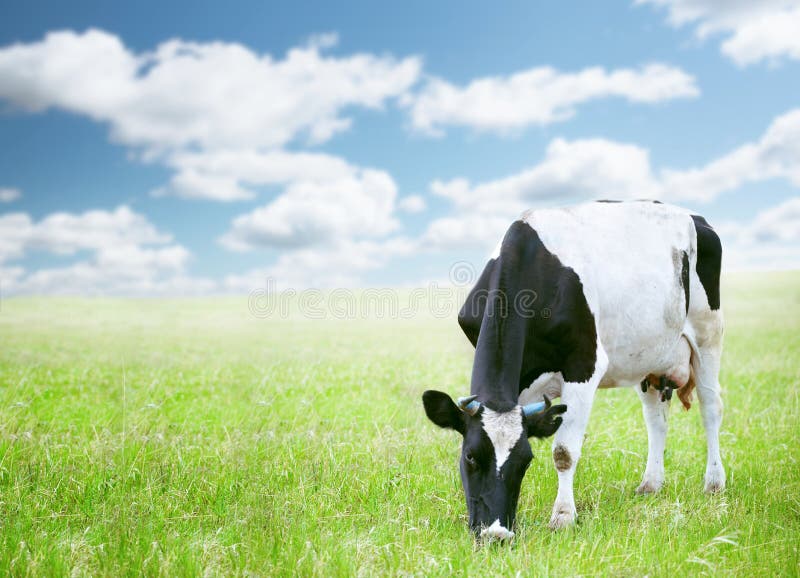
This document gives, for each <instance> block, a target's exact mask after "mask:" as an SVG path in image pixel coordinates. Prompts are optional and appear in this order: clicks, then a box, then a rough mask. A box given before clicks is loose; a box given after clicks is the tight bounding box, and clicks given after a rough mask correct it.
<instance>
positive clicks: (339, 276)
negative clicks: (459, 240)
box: [223, 237, 418, 293]
mask: <svg viewBox="0 0 800 578" xmlns="http://www.w3.org/2000/svg"><path fill="white" fill-rule="evenodd" d="M417 248H418V242H417V241H416V240H413V239H408V238H405V237H394V238H391V239H387V240H382V241H373V240H362V241H339V242H336V243H334V244H331V245H330V246H326V247H315V248H305V249H297V250H294V251H290V252H286V253H283V254H282V255H281V256H280V258H279V259H278V261H277V262H276V263H275V264H273V265H271V266H269V267H264V268H260V269H253V270H250V271H248V272H246V273H244V274H242V275H229V276H227V277H226V278H225V280H224V282H223V286H224V288H225V289H226V290H228V291H233V292H237V293H241V292H250V291H252V290H254V289H265V288H269V287H271V286H274V287H275V288H277V289H286V288H304V287H316V288H331V287H355V286H358V285H359V284H360V275H361V274H363V273H365V272H367V271H370V270H372V269H376V268H379V267H383V266H385V265H386V264H387V263H389V262H390V261H391V260H392V259H394V258H396V257H402V256H406V255H409V254H411V253H413V252H414V251H415V250H416V249H417ZM273 283H274V285H271V284H273Z"/></svg>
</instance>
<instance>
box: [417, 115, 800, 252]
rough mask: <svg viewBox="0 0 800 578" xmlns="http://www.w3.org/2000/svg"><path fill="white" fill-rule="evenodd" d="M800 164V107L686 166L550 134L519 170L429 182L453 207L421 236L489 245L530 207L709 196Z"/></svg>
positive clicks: (793, 176)
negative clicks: (540, 154) (535, 159)
mask: <svg viewBox="0 0 800 578" xmlns="http://www.w3.org/2000/svg"><path fill="white" fill-rule="evenodd" d="M799 167H800V109H796V110H792V111H789V112H788V113H786V114H784V115H781V116H779V117H777V118H776V119H775V120H774V121H773V122H772V123H771V124H770V126H769V127H768V128H767V130H766V131H765V132H764V134H763V135H762V136H761V138H760V139H758V140H757V141H755V142H752V143H747V144H745V145H742V146H740V147H738V148H736V149H734V150H733V151H731V152H729V153H728V154H726V155H723V156H722V157H720V158H718V159H715V160H713V161H711V162H709V163H708V164H706V165H704V166H702V167H699V168H693V169H686V170H674V169H661V170H659V171H656V170H654V169H653V167H652V165H651V162H650V157H649V153H648V151H647V150H646V149H643V148H641V147H639V146H636V145H632V144H624V143H617V142H614V141H609V140H605V139H587V140H575V141H567V140H564V139H555V140H553V141H552V142H551V143H550V144H549V146H548V147H547V150H546V152H545V156H544V159H543V160H542V161H541V162H540V163H538V164H536V165H534V166H532V167H529V168H526V169H524V170H522V171H520V172H518V173H516V174H513V175H510V176H507V177H503V178H500V179H496V180H491V181H487V182H483V183H477V184H472V183H470V182H469V181H468V180H466V179H462V178H457V179H452V180H450V181H434V182H433V183H431V191H432V192H433V194H435V195H438V196H442V197H445V198H447V199H449V200H450V201H451V202H452V203H453V206H454V207H455V209H456V213H455V214H454V215H451V216H448V217H444V218H440V219H436V220H434V221H433V222H432V223H430V225H429V226H428V230H427V232H426V233H425V236H424V238H425V241H426V243H427V244H428V246H430V247H433V248H441V249H449V248H454V247H463V246H480V247H482V248H484V249H486V250H489V249H491V247H492V246H493V245H494V243H496V242H497V239H498V238H499V237H500V235H502V232H503V230H504V226H505V225H504V224H503V223H505V224H507V223H508V221H509V219H513V218H516V217H517V216H518V215H519V214H520V213H521V212H522V211H523V210H525V209H527V208H530V207H538V206H546V205H553V204H559V205H561V204H567V203H570V202H577V201H583V200H588V199H597V198H612V199H632V198H654V199H662V200H666V201H675V202H686V201H688V202H694V203H697V202H701V203H702V202H709V201H712V200H714V199H715V198H717V197H718V196H719V195H721V194H723V193H725V192H729V191H733V190H736V189H738V188H740V187H741V186H742V185H744V184H746V183H752V182H760V181H766V180H769V179H775V178H781V179H786V180H788V181H789V182H790V183H792V184H793V185H794V186H797V187H800V168H799ZM765 218H766V217H765Z"/></svg>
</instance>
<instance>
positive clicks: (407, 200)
mask: <svg viewBox="0 0 800 578" xmlns="http://www.w3.org/2000/svg"><path fill="white" fill-rule="evenodd" d="M397 207H398V208H399V209H400V210H401V211H404V212H406V213H421V212H422V211H424V210H425V209H427V208H428V204H427V203H426V202H425V199H424V198H423V197H422V196H421V195H408V196H407V197H403V198H402V199H400V200H399V201H398V203H397Z"/></svg>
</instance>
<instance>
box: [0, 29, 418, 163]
mask: <svg viewBox="0 0 800 578" xmlns="http://www.w3.org/2000/svg"><path fill="white" fill-rule="evenodd" d="M334 42H335V36H330V35H328V36H324V37H321V39H320V37H318V38H317V39H316V40H314V41H312V43H310V44H309V45H307V46H304V47H299V48H293V49H291V50H290V51H289V52H288V53H287V54H286V56H285V58H283V59H274V58H273V57H272V56H270V55H269V54H258V53H255V52H253V51H251V50H250V49H248V48H246V47H244V46H242V45H240V44H234V43H225V42H209V43H195V42H185V41H182V40H169V41H167V42H164V43H162V44H160V45H159V46H157V47H156V49H155V50H153V51H152V52H145V53H138V54H137V53H134V52H132V51H131V50H129V49H128V48H127V47H125V46H124V45H123V44H122V42H121V41H120V39H119V38H118V37H117V36H115V35H113V34H110V33H108V32H104V31H101V30H88V31H87V32H85V33H83V34H78V33H75V32H72V31H62V32H51V33H49V34H47V35H46V36H45V38H44V39H43V40H41V41H39V42H34V43H28V44H15V45H12V46H8V47H5V48H2V49H0V98H4V99H6V100H8V101H10V102H11V103H12V104H14V105H16V106H19V107H21V108H24V109H27V110H30V111H40V110H45V109H47V108H51V107H56V108H61V109H64V110H68V111H70V112H74V113H78V114H84V115H87V116H89V117H91V118H92V119H94V120H96V121H101V122H106V123H108V124H109V125H110V126H111V130H112V135H113V137H114V139H115V140H117V141H119V142H122V143H125V144H127V145H131V146H136V147H144V148H145V149H148V150H150V151H153V150H155V151H159V150H169V149H181V148H185V147H187V146H199V147H201V148H204V149H218V148H226V147H236V148H242V147H243V148H275V147H282V146H284V145H286V144H288V143H290V142H292V141H294V140H295V139H297V138H298V137H302V138H305V139H307V140H310V141H312V142H323V141H325V140H328V139H329V138H330V137H331V136H332V135H333V134H334V133H336V132H338V131H341V130H345V129H347V128H348V127H349V125H350V119H349V118H348V117H346V116H343V111H344V110H345V109H347V108H348V107H353V106H360V107H366V108H372V109H377V108H381V107H382V106H383V105H384V103H385V102H386V100H387V99H390V98H393V97H397V96H400V95H402V94H404V93H405V92H406V91H407V90H408V89H409V87H410V86H411V85H412V84H414V83H415V82H416V80H417V78H418V76H419V70H420V61H419V60H418V59H417V58H405V59H403V60H397V59H395V58H392V57H390V56H382V57H377V56H374V55H371V54H354V55H350V56H346V57H341V58H337V57H332V56H326V55H324V54H322V53H321V50H322V49H323V48H326V47H329V46H331V45H332V44H333V43H334Z"/></svg>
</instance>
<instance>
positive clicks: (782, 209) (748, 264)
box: [714, 197, 800, 270]
mask: <svg viewBox="0 0 800 578" xmlns="http://www.w3.org/2000/svg"><path fill="white" fill-rule="evenodd" d="M714 226H715V229H716V230H717V232H718V233H719V235H720V238H721V239H722V242H723V264H724V267H725V269H726V270H741V269H797V268H799V267H800V197H793V198H790V199H787V200H786V201H784V202H782V203H781V204H779V205H777V206H774V207H770V208H768V209H765V210H763V211H761V212H760V213H758V214H757V215H756V216H755V218H754V219H753V220H752V221H751V222H749V223H740V222H722V223H717V224H714Z"/></svg>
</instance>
